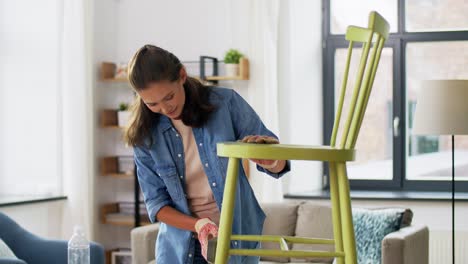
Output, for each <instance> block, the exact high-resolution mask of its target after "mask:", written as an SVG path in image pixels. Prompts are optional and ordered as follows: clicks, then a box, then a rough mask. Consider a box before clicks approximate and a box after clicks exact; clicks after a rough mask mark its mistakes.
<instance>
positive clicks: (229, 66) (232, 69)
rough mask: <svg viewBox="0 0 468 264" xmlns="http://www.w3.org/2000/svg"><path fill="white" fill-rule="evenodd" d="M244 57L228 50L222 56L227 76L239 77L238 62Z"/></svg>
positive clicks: (235, 51) (237, 52)
mask: <svg viewBox="0 0 468 264" xmlns="http://www.w3.org/2000/svg"><path fill="white" fill-rule="evenodd" d="M243 56H244V55H243V54H242V53H240V52H239V51H238V50H236V49H230V50H228V51H227V52H226V54H225V55H224V64H225V65H226V75H227V76H238V75H239V60H240V58H242V57H243Z"/></svg>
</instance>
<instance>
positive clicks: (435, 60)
mask: <svg viewBox="0 0 468 264" xmlns="http://www.w3.org/2000/svg"><path fill="white" fill-rule="evenodd" d="M406 56H407V57H406V69H407V70H406V72H407V79H406V80H407V81H406V94H407V96H406V98H407V101H408V102H407V106H408V111H407V112H408V115H407V120H408V122H407V124H408V127H407V131H408V136H409V137H408V140H407V142H408V146H407V174H406V175H407V178H408V179H411V180H450V179H451V175H452V171H451V168H452V167H451V166H452V163H451V160H452V156H451V155H452V154H451V137H450V136H413V135H412V132H411V129H412V127H413V115H414V110H415V106H416V98H417V97H416V96H417V94H418V93H419V90H420V89H423V87H421V81H422V80H427V79H468V71H467V70H466V62H467V61H468V41H451V42H430V43H409V44H408V45H407V53H406ZM455 148H456V149H455V167H456V168H455V170H456V173H455V174H456V177H457V178H459V179H460V180H468V136H456V137H455Z"/></svg>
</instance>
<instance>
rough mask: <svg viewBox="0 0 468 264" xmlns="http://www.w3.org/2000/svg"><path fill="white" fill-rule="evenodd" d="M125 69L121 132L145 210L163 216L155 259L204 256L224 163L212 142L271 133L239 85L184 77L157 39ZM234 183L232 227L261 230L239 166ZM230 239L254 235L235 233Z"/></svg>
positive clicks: (263, 167)
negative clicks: (126, 99)
mask: <svg viewBox="0 0 468 264" xmlns="http://www.w3.org/2000/svg"><path fill="white" fill-rule="evenodd" d="M128 77H129V80H130V83H131V85H132V87H133V88H134V90H135V92H136V93H137V97H136V101H135V103H134V106H133V117H132V119H131V121H130V125H129V127H128V129H127V131H126V133H125V139H126V142H127V143H128V144H129V145H131V146H134V152H135V154H134V155H135V162H136V166H137V175H138V179H139V182H140V187H141V189H142V192H143V195H144V198H145V203H146V207H147V209H148V214H149V217H150V219H151V221H152V222H155V221H156V220H157V221H159V222H161V225H160V228H159V234H158V238H157V244H156V262H157V263H158V264H161V263H162V264H165V263H171V264H172V263H181V264H182V263H206V261H205V259H206V250H207V241H208V239H209V238H211V237H215V236H217V231H218V224H219V215H220V208H221V203H222V198H223V186H224V181H225V175H226V170H227V159H226V158H221V157H218V156H217V155H216V143H218V142H224V141H236V140H241V139H242V140H243V141H244V142H256V143H265V142H267V143H278V141H277V139H276V136H275V135H274V134H273V133H272V132H270V131H269V130H268V129H267V128H266V127H265V126H264V125H263V123H262V121H261V120H260V118H259V117H258V116H257V114H256V113H255V112H254V110H253V109H252V108H251V107H250V106H249V105H248V104H247V103H246V102H245V101H244V100H243V99H242V98H241V97H240V96H239V95H238V94H237V93H235V92H234V91H233V90H230V89H224V88H217V87H207V86H204V85H202V84H201V83H200V82H198V81H197V80H196V79H194V78H191V77H188V76H187V72H186V70H185V68H184V66H183V65H182V64H181V63H180V61H179V59H177V57H175V56H174V55H173V54H172V53H170V52H168V51H166V50H164V49H161V48H159V47H155V46H151V45H145V46H143V47H142V48H140V49H139V50H138V51H137V52H136V54H135V55H134V57H133V58H132V60H131V61H130V63H129V74H128ZM259 135H260V136H259ZM253 161H254V162H255V163H257V169H258V170H260V171H264V172H266V173H267V174H269V175H271V176H273V177H275V178H278V177H280V176H282V175H283V174H284V173H286V172H287V171H289V162H287V161H284V160H280V161H273V160H253ZM237 191H238V193H237V195H236V206H235V210H234V221H233V227H232V230H233V234H260V233H261V231H262V227H263V222H264V219H265V215H264V213H263V211H262V210H261V208H260V206H259V204H258V202H257V200H256V198H255V196H254V194H253V191H252V189H251V187H250V185H249V183H248V181H247V178H246V176H245V173H244V171H243V170H242V169H241V170H240V172H239V183H238V189H237ZM232 247H240V248H256V247H258V243H257V242H247V241H239V242H237V241H234V242H233V243H232ZM230 263H258V258H257V257H242V256H234V257H231V259H230Z"/></svg>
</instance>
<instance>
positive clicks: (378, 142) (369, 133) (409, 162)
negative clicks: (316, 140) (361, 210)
mask: <svg viewBox="0 0 468 264" xmlns="http://www.w3.org/2000/svg"><path fill="white" fill-rule="evenodd" d="M322 4H323V7H324V8H323V11H324V14H323V15H324V23H323V39H324V48H323V52H324V60H323V63H324V67H323V69H324V91H323V94H324V141H325V143H329V140H330V135H331V131H332V128H333V117H334V112H335V100H336V97H337V94H338V93H337V91H339V89H340V85H341V78H342V72H343V70H344V69H343V66H344V65H343V64H344V62H345V57H344V56H345V55H346V49H347V47H348V43H347V42H346V41H345V39H344V34H345V30H346V27H347V26H348V25H358V26H365V25H367V17H368V14H369V12H370V11H371V10H376V11H377V12H379V13H380V14H382V15H383V16H384V17H385V18H386V19H387V20H388V21H389V24H390V27H391V30H390V37H389V39H388V40H387V42H386V45H385V48H384V50H383V52H382V57H381V60H380V64H379V68H378V72H377V76H376V80H375V82H374V88H373V90H372V94H371V98H370V101H369V105H368V107H367V112H366V116H365V119H364V121H363V124H362V127H361V132H360V136H359V139H358V142H357V144H356V149H357V159H356V161H355V162H352V163H350V164H349V171H348V174H349V178H350V184H351V188H352V189H355V190H356V189H361V190H366V189H368V190H376V189H379V190H426V191H448V190H450V180H451V137H450V136H414V135H413V134H412V132H411V129H412V126H413V114H414V110H415V107H416V96H417V94H418V91H419V90H420V89H424V87H421V84H420V83H421V81H422V80H425V79H468V71H467V69H468V17H467V16H466V15H465V14H466V13H467V12H468V3H466V1H463V0H453V1H440V0H407V1H404V0H399V1H393V0H385V1H371V0H366V1H361V0H360V1H357V0H354V1H349V0H331V1H327V0H324V1H322ZM355 64H356V62H352V63H351V70H350V73H351V72H352V67H353V65H355ZM356 67H357V66H356ZM350 77H352V75H350ZM350 83H352V81H350ZM467 121H468V120H467ZM455 170H456V180H457V181H459V182H458V183H457V188H458V187H460V188H462V189H463V190H468V136H455Z"/></svg>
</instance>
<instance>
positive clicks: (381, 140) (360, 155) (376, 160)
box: [335, 48, 393, 180]
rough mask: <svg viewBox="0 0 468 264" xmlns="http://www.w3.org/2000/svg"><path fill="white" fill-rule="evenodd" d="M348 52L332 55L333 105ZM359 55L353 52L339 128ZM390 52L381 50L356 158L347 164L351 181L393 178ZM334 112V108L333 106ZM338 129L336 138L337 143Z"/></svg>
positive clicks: (350, 92) (341, 126)
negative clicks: (333, 78)
mask: <svg viewBox="0 0 468 264" xmlns="http://www.w3.org/2000/svg"><path fill="white" fill-rule="evenodd" d="M346 54H347V49H337V50H336V54H335V102H338V99H339V94H340V92H339V90H340V88H341V83H342V78H343V72H344V66H345V62H346ZM359 55H360V52H358V50H357V49H356V50H355V51H353V59H352V61H351V64H350V70H349V80H348V88H347V91H346V97H345V98H346V99H345V102H344V106H343V111H344V112H343V115H342V120H341V124H340V128H343V124H344V120H345V119H346V117H347V109H348V105H349V101H350V100H351V95H352V91H351V90H352V86H353V85H354V80H355V78H354V76H355V72H356V70H357V67H358V63H359ZM392 57H393V51H392V49H391V48H384V49H383V51H382V56H381V59H380V64H379V68H378V70H377V74H376V78H375V81H374V88H373V89H372V93H371V96H370V98H369V104H368V106H367V111H366V115H365V117H364V120H363V123H362V126H361V130H360V134H359V138H358V141H357V143H356V150H357V158H356V161H355V162H351V163H349V166H348V175H349V178H350V179H374V180H391V179H392V178H393V133H392V127H393V114H392V113H393V110H392V109H393V92H392V91H393V59H392ZM335 109H336V106H335ZM340 134H341V129H340V131H339V135H338V137H337V142H340V138H341V137H340Z"/></svg>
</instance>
